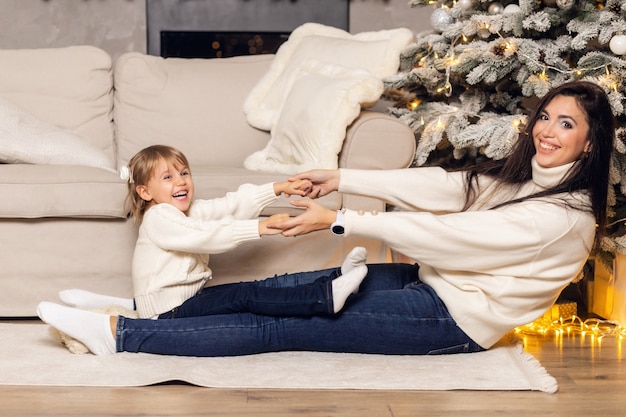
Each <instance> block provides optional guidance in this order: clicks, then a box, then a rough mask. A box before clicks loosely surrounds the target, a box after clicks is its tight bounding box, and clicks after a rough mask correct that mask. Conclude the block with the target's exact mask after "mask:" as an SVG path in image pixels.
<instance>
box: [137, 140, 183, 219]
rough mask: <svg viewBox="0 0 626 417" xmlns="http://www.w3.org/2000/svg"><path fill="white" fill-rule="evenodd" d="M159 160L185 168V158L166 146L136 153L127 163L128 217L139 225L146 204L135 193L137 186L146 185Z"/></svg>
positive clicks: (176, 150)
mask: <svg viewBox="0 0 626 417" xmlns="http://www.w3.org/2000/svg"><path fill="white" fill-rule="evenodd" d="M161 160H165V162H171V163H172V164H174V166H180V167H187V168H188V169H189V162H188V161H187V157H186V156H185V155H184V154H183V153H182V152H181V151H179V150H178V149H176V148H173V147H171V146H167V145H153V146H149V147H147V148H144V149H142V150H140V151H139V152H137V154H135V156H133V157H132V158H131V159H130V161H129V162H128V169H129V171H130V174H129V175H130V176H129V181H128V196H127V197H126V200H127V205H128V209H129V211H130V215H131V216H132V217H133V218H134V219H135V223H140V222H141V220H142V219H143V216H144V214H145V212H146V208H147V205H148V202H147V201H145V200H144V199H142V198H141V197H140V196H139V194H138V193H137V187H138V186H139V185H144V186H145V185H148V181H150V178H152V174H153V172H154V169H155V168H156V167H157V165H158V164H159V162H160V161H161Z"/></svg>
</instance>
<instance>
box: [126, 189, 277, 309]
mask: <svg viewBox="0 0 626 417" xmlns="http://www.w3.org/2000/svg"><path fill="white" fill-rule="evenodd" d="M277 198H278V197H277V196H276V194H275V192H274V185H273V184H272V183H269V184H265V185H261V186H256V185H251V184H244V185H242V186H240V187H239V189H238V190H237V191H236V192H231V193H228V194H226V196H224V197H222V198H215V199H211V200H195V201H194V202H193V203H192V204H191V207H190V209H189V212H188V214H187V215H185V214H184V213H183V212H181V211H180V210H178V209H177V208H175V207H174V206H172V205H170V204H157V205H155V206H153V207H151V208H150V209H148V211H147V212H146V213H145V215H144V218H143V221H142V222H141V226H140V227H139V236H138V238H137V244H136V245H135V253H134V255H133V266H132V275H133V289H134V296H135V303H136V306H137V312H138V314H139V317H141V318H150V317H155V316H158V315H159V314H161V313H164V312H166V311H169V310H171V309H173V308H174V307H177V306H179V305H180V304H182V303H183V302H184V301H185V300H187V299H188V298H190V297H192V296H193V295H195V294H196V293H197V292H198V291H199V290H200V289H202V288H203V287H204V285H205V284H206V282H207V281H208V280H209V279H211V269H210V268H209V266H208V263H209V254H212V253H220V252H225V251H228V250H231V249H233V248H235V247H236V246H238V245H240V244H241V243H243V242H246V241H249V240H255V239H259V238H260V236H259V221H258V219H257V217H258V216H259V214H260V213H261V210H262V209H263V208H264V207H266V206H267V205H268V204H270V203H272V202H274V201H275V200H276V199H277Z"/></svg>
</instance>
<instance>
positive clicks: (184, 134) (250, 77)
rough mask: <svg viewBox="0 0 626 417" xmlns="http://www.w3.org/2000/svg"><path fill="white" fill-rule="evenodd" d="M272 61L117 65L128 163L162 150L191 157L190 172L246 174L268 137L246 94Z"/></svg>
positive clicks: (120, 126) (157, 60)
mask: <svg viewBox="0 0 626 417" xmlns="http://www.w3.org/2000/svg"><path fill="white" fill-rule="evenodd" d="M273 59H274V55H251V56H238V57H232V58H220V59H200V58H196V59H184V58H166V59H165V58H161V57H157V56H150V55H145V54H141V53H137V52H132V53H128V54H124V55H122V56H121V57H120V58H119V59H118V60H117V61H116V65H115V109H114V112H115V123H116V129H117V139H118V143H119V155H120V156H119V159H120V161H121V162H122V163H123V164H126V163H127V162H128V160H129V159H130V158H131V157H132V156H133V155H134V154H135V153H136V152H138V151H139V150H141V149H143V148H145V147H146V146H149V145H154V144H156V143H160V144H165V145H172V146H175V147H176V148H178V149H180V150H181V151H183V152H184V153H185V155H186V156H187V158H188V159H189V163H190V164H191V168H192V169H193V168H195V167H197V166H217V165H220V166H237V167H243V160H244V159H245V158H246V156H248V155H250V154H251V153H252V152H254V151H257V150H260V149H262V148H263V146H265V145H266V144H267V141H268V140H269V134H268V133H267V132H262V131H260V130H257V129H254V128H253V127H251V126H250V125H249V124H248V123H247V122H246V118H245V115H244V114H243V111H242V107H243V102H244V100H245V97H246V95H247V94H248V93H249V92H250V90H251V89H252V87H253V86H254V85H255V84H256V83H257V82H258V80H259V79H260V78H261V76H262V75H263V74H264V73H265V72H266V71H267V69H268V68H269V66H270V63H271V62H272V60H273Z"/></svg>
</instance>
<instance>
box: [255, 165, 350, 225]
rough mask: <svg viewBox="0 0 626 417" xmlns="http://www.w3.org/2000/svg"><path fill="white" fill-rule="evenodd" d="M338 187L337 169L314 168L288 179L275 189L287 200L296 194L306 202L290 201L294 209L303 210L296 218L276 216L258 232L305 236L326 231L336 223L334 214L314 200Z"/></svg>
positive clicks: (269, 219) (266, 221)
mask: <svg viewBox="0 0 626 417" xmlns="http://www.w3.org/2000/svg"><path fill="white" fill-rule="evenodd" d="M338 187H339V170H338V169H335V170H323V169H317V170H312V171H307V172H303V173H300V174H297V175H294V176H292V177H290V178H289V179H288V180H287V181H285V182H283V183H277V184H275V187H274V188H275V190H276V191H277V195H278V192H282V193H284V194H285V195H286V196H287V197H289V196H291V195H298V196H301V197H308V199H301V200H290V203H291V204H292V205H293V206H295V207H300V208H303V209H304V211H303V213H302V214H299V215H298V216H294V217H290V216H289V215H288V214H286V213H281V214H275V215H273V216H270V217H269V218H267V219H266V220H262V221H261V222H260V223H263V224H262V225H261V224H259V229H260V230H263V231H264V232H265V233H261V234H266V235H270V234H282V235H283V236H294V237H295V236H298V235H304V234H307V233H310V232H313V231H316V230H323V229H328V228H329V227H330V225H331V224H332V223H333V222H334V221H335V219H336V216H337V213H336V212H335V211H334V210H331V209H328V208H326V207H324V206H322V205H321V204H319V203H318V202H316V201H313V199H316V198H319V197H323V196H325V195H327V194H329V193H331V192H333V191H337V189H338Z"/></svg>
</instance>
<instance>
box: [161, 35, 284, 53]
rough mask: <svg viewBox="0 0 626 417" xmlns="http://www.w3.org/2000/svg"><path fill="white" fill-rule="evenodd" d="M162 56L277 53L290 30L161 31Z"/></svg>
mask: <svg viewBox="0 0 626 417" xmlns="http://www.w3.org/2000/svg"><path fill="white" fill-rule="evenodd" d="M160 35H161V52H160V55H161V56H162V57H176V58H228V57H233V56H239V55H258V54H275V53H276V51H278V48H279V47H280V45H281V44H282V43H283V42H285V41H286V40H287V39H288V38H289V32H230V31H228V32H222V31H186V30H164V31H161V33H160Z"/></svg>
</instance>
